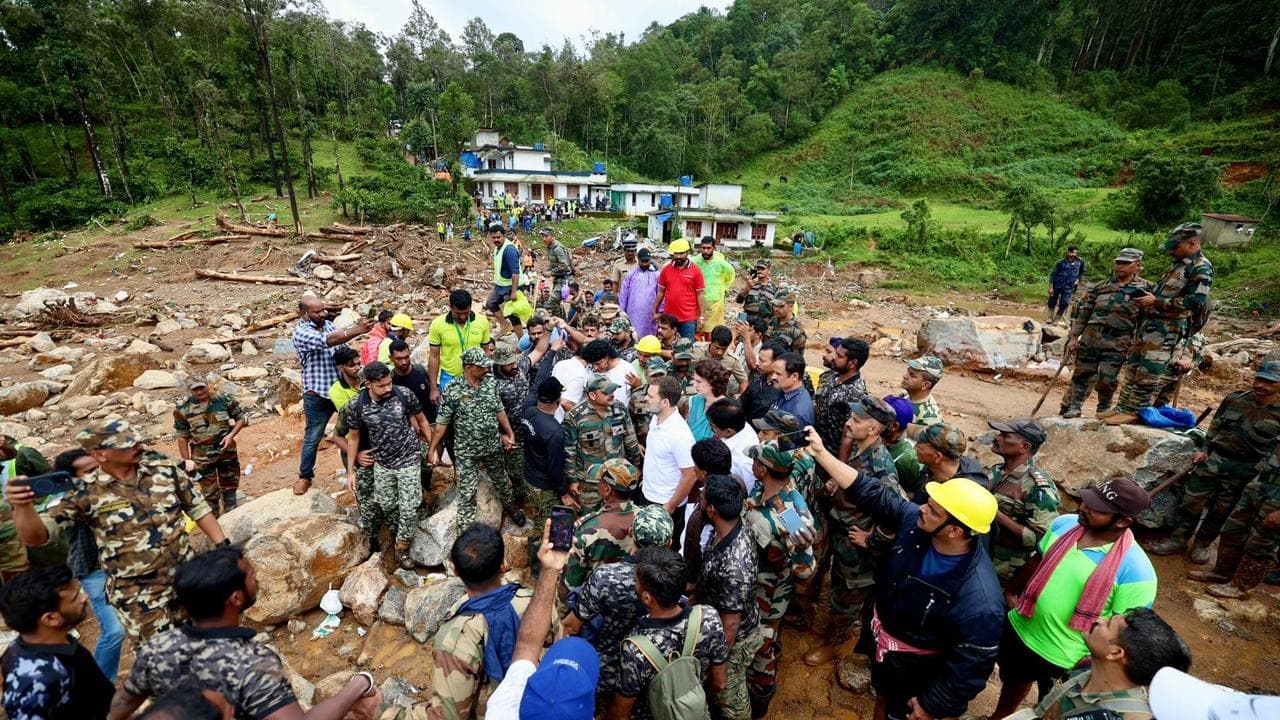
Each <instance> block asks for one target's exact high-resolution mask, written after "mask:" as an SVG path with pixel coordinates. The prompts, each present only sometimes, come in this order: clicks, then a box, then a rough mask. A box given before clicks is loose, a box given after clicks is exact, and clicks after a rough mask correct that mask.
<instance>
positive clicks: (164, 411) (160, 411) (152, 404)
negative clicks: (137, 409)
mask: <svg viewBox="0 0 1280 720" xmlns="http://www.w3.org/2000/svg"><path fill="white" fill-rule="evenodd" d="M143 409H144V410H146V412H147V414H148V415H150V416H151V417H153V418H158V417H160V416H161V415H168V414H169V413H171V412H173V410H174V406H173V403H171V402H169V401H167V400H151V401H149V402H147V404H146V405H145V406H144V407H143Z"/></svg>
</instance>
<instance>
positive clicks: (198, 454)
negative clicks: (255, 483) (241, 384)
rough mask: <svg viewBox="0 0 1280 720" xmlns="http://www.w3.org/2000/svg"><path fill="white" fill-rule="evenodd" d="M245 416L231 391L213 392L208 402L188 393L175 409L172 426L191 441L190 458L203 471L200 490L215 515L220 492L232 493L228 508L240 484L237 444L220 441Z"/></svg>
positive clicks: (231, 506) (233, 500)
mask: <svg viewBox="0 0 1280 720" xmlns="http://www.w3.org/2000/svg"><path fill="white" fill-rule="evenodd" d="M244 417H245V415H244V410H243V409H241V407H240V403H239V402H238V401H237V400H236V399H235V398H234V397H233V396H231V395H230V394H228V393H219V394H217V395H214V396H213V397H211V398H209V402H208V403H201V402H198V401H197V400H196V399H195V398H193V397H188V398H187V399H186V400H183V401H182V402H180V403H178V406H177V408H176V409H174V411H173V429H174V430H176V431H177V432H178V437H180V438H186V439H187V442H189V443H190V444H191V459H192V460H193V461H195V464H196V472H197V473H198V474H199V475H200V492H201V494H203V495H204V501H205V502H206V503H208V504H209V508H210V509H212V510H213V512H214V514H215V515H216V514H218V508H219V504H218V501H219V499H220V493H221V495H222V496H226V495H230V496H231V499H230V502H228V505H230V507H228V508H226V509H227V510H230V509H231V508H234V507H235V494H236V490H238V489H239V488H240V454H239V453H238V452H237V451H236V446H235V445H234V444H232V445H231V446H230V447H228V448H227V449H226V450H223V449H222V447H221V445H220V443H221V442H222V438H224V437H226V436H227V433H230V432H231V428H233V427H234V426H235V424H236V422H238V421H239V420H241V419H244Z"/></svg>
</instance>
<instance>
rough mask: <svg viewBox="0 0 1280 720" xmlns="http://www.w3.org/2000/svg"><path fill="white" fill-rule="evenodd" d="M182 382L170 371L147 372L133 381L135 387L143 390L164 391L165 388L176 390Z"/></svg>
mask: <svg viewBox="0 0 1280 720" xmlns="http://www.w3.org/2000/svg"><path fill="white" fill-rule="evenodd" d="M181 384H182V382H181V381H180V380H178V376H177V375H174V374H173V373H171V372H169V371H168V370H147V371H146V372H144V373H142V374H141V375H139V376H138V377H137V379H135V380H134V381H133V386H134V387H136V388H141V389H143V390H163V389H165V388H176V387H178V386H179V385H181Z"/></svg>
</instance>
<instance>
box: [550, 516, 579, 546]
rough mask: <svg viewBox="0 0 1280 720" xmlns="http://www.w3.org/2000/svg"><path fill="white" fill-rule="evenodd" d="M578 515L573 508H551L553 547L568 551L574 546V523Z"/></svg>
mask: <svg viewBox="0 0 1280 720" xmlns="http://www.w3.org/2000/svg"><path fill="white" fill-rule="evenodd" d="M576 519H577V513H575V512H574V511H573V508H571V507H567V506H565V505H556V506H553V507H552V508H551V547H553V548H555V549H556V550H560V551H564V550H568V549H569V548H570V547H571V546H572V545H573V523H574V521H575V520H576Z"/></svg>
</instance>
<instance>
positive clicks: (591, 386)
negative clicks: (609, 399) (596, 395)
mask: <svg viewBox="0 0 1280 720" xmlns="http://www.w3.org/2000/svg"><path fill="white" fill-rule="evenodd" d="M617 389H618V383H616V382H614V381H612V380H610V379H609V377H608V376H607V375H595V376H593V377H592V378H591V379H590V380H588V381H587V392H595V391H596V390H600V391H602V392H607V393H611V392H613V391H614V390H617Z"/></svg>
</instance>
